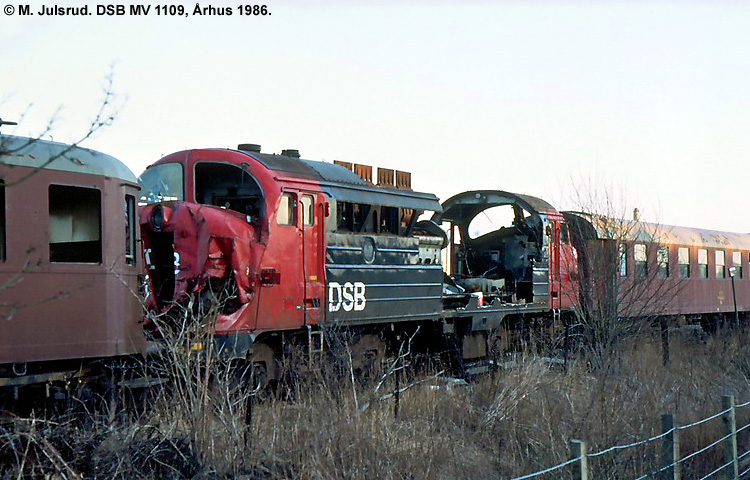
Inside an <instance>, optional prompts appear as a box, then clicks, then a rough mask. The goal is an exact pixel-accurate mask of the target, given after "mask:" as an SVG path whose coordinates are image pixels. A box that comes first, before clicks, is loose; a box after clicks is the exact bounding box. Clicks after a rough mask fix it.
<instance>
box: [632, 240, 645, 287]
mask: <svg viewBox="0 0 750 480" xmlns="http://www.w3.org/2000/svg"><path fill="white" fill-rule="evenodd" d="M633 259H634V260H635V278H640V279H642V278H646V276H647V275H648V263H647V256H646V245H644V244H642V243H636V244H635V245H634V246H633Z"/></svg>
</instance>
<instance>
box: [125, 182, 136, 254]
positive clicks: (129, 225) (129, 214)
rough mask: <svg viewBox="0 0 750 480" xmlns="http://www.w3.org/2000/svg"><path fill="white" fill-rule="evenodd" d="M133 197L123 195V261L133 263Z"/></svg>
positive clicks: (134, 232)
mask: <svg viewBox="0 0 750 480" xmlns="http://www.w3.org/2000/svg"><path fill="white" fill-rule="evenodd" d="M135 234H136V231H135V197H134V196H132V195H125V263H127V264H128V265H135Z"/></svg>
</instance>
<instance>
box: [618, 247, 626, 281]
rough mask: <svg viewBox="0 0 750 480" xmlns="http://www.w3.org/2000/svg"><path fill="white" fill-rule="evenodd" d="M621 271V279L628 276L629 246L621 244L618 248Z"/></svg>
mask: <svg viewBox="0 0 750 480" xmlns="http://www.w3.org/2000/svg"><path fill="white" fill-rule="evenodd" d="M618 257H619V271H620V276H621V277H627V276H628V246H627V245H625V244H624V243H621V244H620V246H619V247H618Z"/></svg>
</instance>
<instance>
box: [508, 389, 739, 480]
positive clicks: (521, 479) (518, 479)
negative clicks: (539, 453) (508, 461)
mask: <svg viewBox="0 0 750 480" xmlns="http://www.w3.org/2000/svg"><path fill="white" fill-rule="evenodd" d="M749 405H750V401H747V402H744V403H740V404H737V405H734V406H732V407H729V408H727V409H725V410H722V411H720V412H718V413H715V414H713V415H710V416H708V417H706V418H703V419H701V420H697V421H695V422H693V423H690V424H688V425H681V426H678V427H672V428H670V429H669V430H667V431H665V432H662V433H660V434H658V435H654V436H652V437H649V438H646V439H643V440H639V441H636V442H632V443H629V444H624V445H615V446H612V447H608V448H606V449H604V450H601V451H599V452H594V453H587V454H585V455H582V456H580V457H577V458H572V459H570V460H568V461H566V462H563V463H560V464H558V465H554V466H552V467H549V468H546V469H544V470H539V471H537V472H532V473H529V474H526V475H523V476H521V477H513V478H511V479H510V480H528V479H530V478H535V477H538V476H541V475H545V474H547V473H552V472H554V471H556V470H559V469H561V468H563V467H566V466H568V465H571V464H573V463H575V462H579V461H580V460H581V459H582V458H583V457H586V458H596V457H599V456H602V455H604V454H606V453H610V452H613V451H617V450H626V449H628V448H633V447H638V446H641V445H646V444H647V443H650V442H653V441H654V440H659V439H660V438H664V437H666V436H667V435H670V434H672V433H674V432H675V431H678V430H687V429H689V428H692V427H696V426H698V425H702V424H704V423H706V422H709V421H711V420H714V419H716V418H719V417H721V416H722V415H725V414H727V413H729V412H731V411H732V410H737V409H739V408H744V407H747V406H749ZM747 428H750V423H748V424H746V425H744V426H742V427H741V428H739V429H737V430H735V431H734V432H733V433H729V434H727V435H724V436H723V437H721V438H720V439H718V440H716V441H714V442H712V443H711V444H709V445H706V446H705V447H703V448H701V449H700V450H697V451H695V452H693V453H691V454H689V455H687V456H685V457H682V458H680V459H679V460H677V461H676V462H672V463H671V464H669V465H665V466H662V467H660V468H659V469H657V470H656V471H653V472H650V473H647V474H645V475H642V476H640V477H638V478H636V479H635V480H645V479H647V478H649V477H652V476H654V475H656V474H658V473H660V472H662V471H664V470H666V469H668V468H672V467H675V466H677V465H679V464H682V463H683V462H685V461H686V460H689V459H691V458H693V457H696V456H698V455H700V454H701V453H704V452H706V451H707V450H710V449H711V448H713V447H715V446H716V445H719V444H720V443H721V442H723V441H725V440H727V439H728V438H731V437H733V436H734V437H736V436H737V435H738V434H739V433H740V432H742V431H744V430H746V429H747ZM747 455H750V450H748V451H747V452H745V453H743V454H742V455H740V456H738V457H737V459H736V460H737V461H739V460H740V459H742V458H744V457H745V456H747ZM734 461H735V460H734V459H733V460H732V461H731V462H729V463H726V464H724V465H722V466H720V467H718V468H717V469H715V470H714V471H712V472H711V473H709V474H707V475H706V476H704V477H701V479H700V480H705V479H707V478H710V477H711V476H712V475H715V474H716V473H718V472H720V471H721V470H723V469H724V468H727V467H728V466H729V465H731V464H732V463H733V462H734ZM748 472H750V468H748V469H747V470H745V471H743V472H742V473H740V474H739V476H740V477H741V476H743V475H745V474H747V473H748Z"/></svg>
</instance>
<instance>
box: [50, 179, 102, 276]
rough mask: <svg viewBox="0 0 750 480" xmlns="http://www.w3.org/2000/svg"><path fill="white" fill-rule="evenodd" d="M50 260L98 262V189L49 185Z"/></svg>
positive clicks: (99, 206) (99, 217)
mask: <svg viewBox="0 0 750 480" xmlns="http://www.w3.org/2000/svg"><path fill="white" fill-rule="evenodd" d="M49 259H50V262H81V263H101V261H102V236H101V192H100V191H99V190H97V189H95V188H83V187H71V186H67V185H50V186H49Z"/></svg>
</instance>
